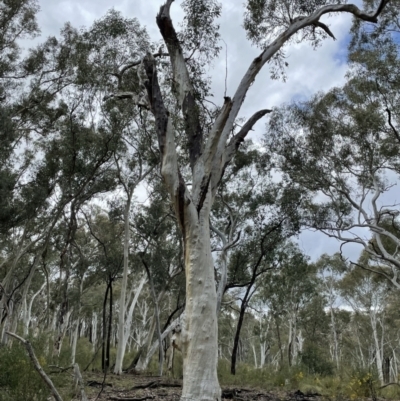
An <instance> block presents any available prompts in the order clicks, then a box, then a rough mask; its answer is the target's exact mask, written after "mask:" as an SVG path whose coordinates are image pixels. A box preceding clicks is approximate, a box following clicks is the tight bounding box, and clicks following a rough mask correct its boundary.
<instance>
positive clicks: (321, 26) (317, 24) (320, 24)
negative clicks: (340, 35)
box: [314, 21, 336, 40]
mask: <svg viewBox="0 0 400 401" xmlns="http://www.w3.org/2000/svg"><path fill="white" fill-rule="evenodd" d="M314 25H315V26H317V27H319V28H322V29H323V30H324V31H325V32H326V33H327V34H328V35H329V36H330V37H331V38H332V39H333V40H336V38H335V35H334V34H333V33H332V31H331V30H330V29H329V27H328V25H325V24H324V23H323V22H320V21H318V22H316V23H315V24H314Z"/></svg>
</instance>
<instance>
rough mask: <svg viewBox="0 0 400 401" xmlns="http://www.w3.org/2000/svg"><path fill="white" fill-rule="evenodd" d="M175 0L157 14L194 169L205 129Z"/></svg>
mask: <svg viewBox="0 0 400 401" xmlns="http://www.w3.org/2000/svg"><path fill="white" fill-rule="evenodd" d="M172 2H173V0H167V1H166V3H165V4H164V5H162V6H161V7H160V11H159V13H158V14H157V18H156V21H157V25H158V28H159V29H160V32H161V35H162V37H163V39H164V42H165V44H166V45H167V49H168V53H169V56H170V59H171V66H172V72H173V84H172V85H173V88H172V89H173V92H174V94H175V97H176V99H177V100H178V103H179V105H180V107H181V109H182V113H183V119H184V124H185V132H186V135H187V138H188V141H189V146H188V148H189V159H190V165H191V167H192V170H193V168H194V165H195V163H196V161H197V159H198V158H199V156H200V155H201V154H202V150H203V149H202V147H203V131H202V128H201V125H200V118H199V110H198V106H197V104H196V101H195V93H194V88H193V85H192V83H191V81H190V77H189V72H188V70H187V67H186V62H185V59H184V57H183V50H182V47H181V44H180V42H179V39H178V36H177V34H176V31H175V28H174V25H173V23H172V20H171V16H170V7H171V4H172Z"/></svg>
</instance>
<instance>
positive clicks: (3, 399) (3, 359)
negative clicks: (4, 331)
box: [0, 341, 49, 401]
mask: <svg viewBox="0 0 400 401" xmlns="http://www.w3.org/2000/svg"><path fill="white" fill-rule="evenodd" d="M37 357H38V360H39V363H40V364H41V365H42V366H44V367H45V366H46V359H45V358H44V357H43V356H40V355H37ZM48 396H49V391H48V389H47V387H46V385H45V384H44V382H43V380H42V378H41V377H40V376H39V374H38V373H37V372H36V370H35V369H34V367H33V364H32V362H31V361H30V359H29V357H28V355H27V352H26V349H25V347H24V346H23V345H22V344H19V343H17V342H15V341H14V344H13V346H12V348H9V347H6V346H2V347H0V401H15V400H35V401H46V399H47V397H48Z"/></svg>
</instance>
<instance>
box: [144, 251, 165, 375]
mask: <svg viewBox="0 0 400 401" xmlns="http://www.w3.org/2000/svg"><path fill="white" fill-rule="evenodd" d="M142 262H143V265H144V267H145V269H146V272H147V277H148V279H149V283H150V290H151V296H152V298H153V302H154V313H155V318H156V324H157V336H158V347H159V365H160V367H159V371H158V374H159V376H160V377H161V376H162V374H163V365H164V350H163V343H162V333H161V325H160V311H159V308H158V300H157V296H156V291H155V289H154V282H153V277H152V276H151V274H150V269H149V267H148V266H147V263H146V261H145V260H144V259H143V258H142Z"/></svg>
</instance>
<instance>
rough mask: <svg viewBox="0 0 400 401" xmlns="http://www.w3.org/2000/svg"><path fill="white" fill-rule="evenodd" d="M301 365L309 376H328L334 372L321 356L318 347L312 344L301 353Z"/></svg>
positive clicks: (324, 356) (323, 356) (326, 360)
mask: <svg viewBox="0 0 400 401" xmlns="http://www.w3.org/2000/svg"><path fill="white" fill-rule="evenodd" d="M301 363H302V364H303V365H304V366H305V367H306V368H307V370H308V372H309V373H311V374H317V375H321V376H329V375H332V374H333V372H334V369H333V364H332V362H331V361H329V360H328V359H327V356H326V355H324V354H323V352H322V350H321V348H320V347H318V346H315V345H313V344H307V345H306V346H305V347H304V350H303V352H301Z"/></svg>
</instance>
